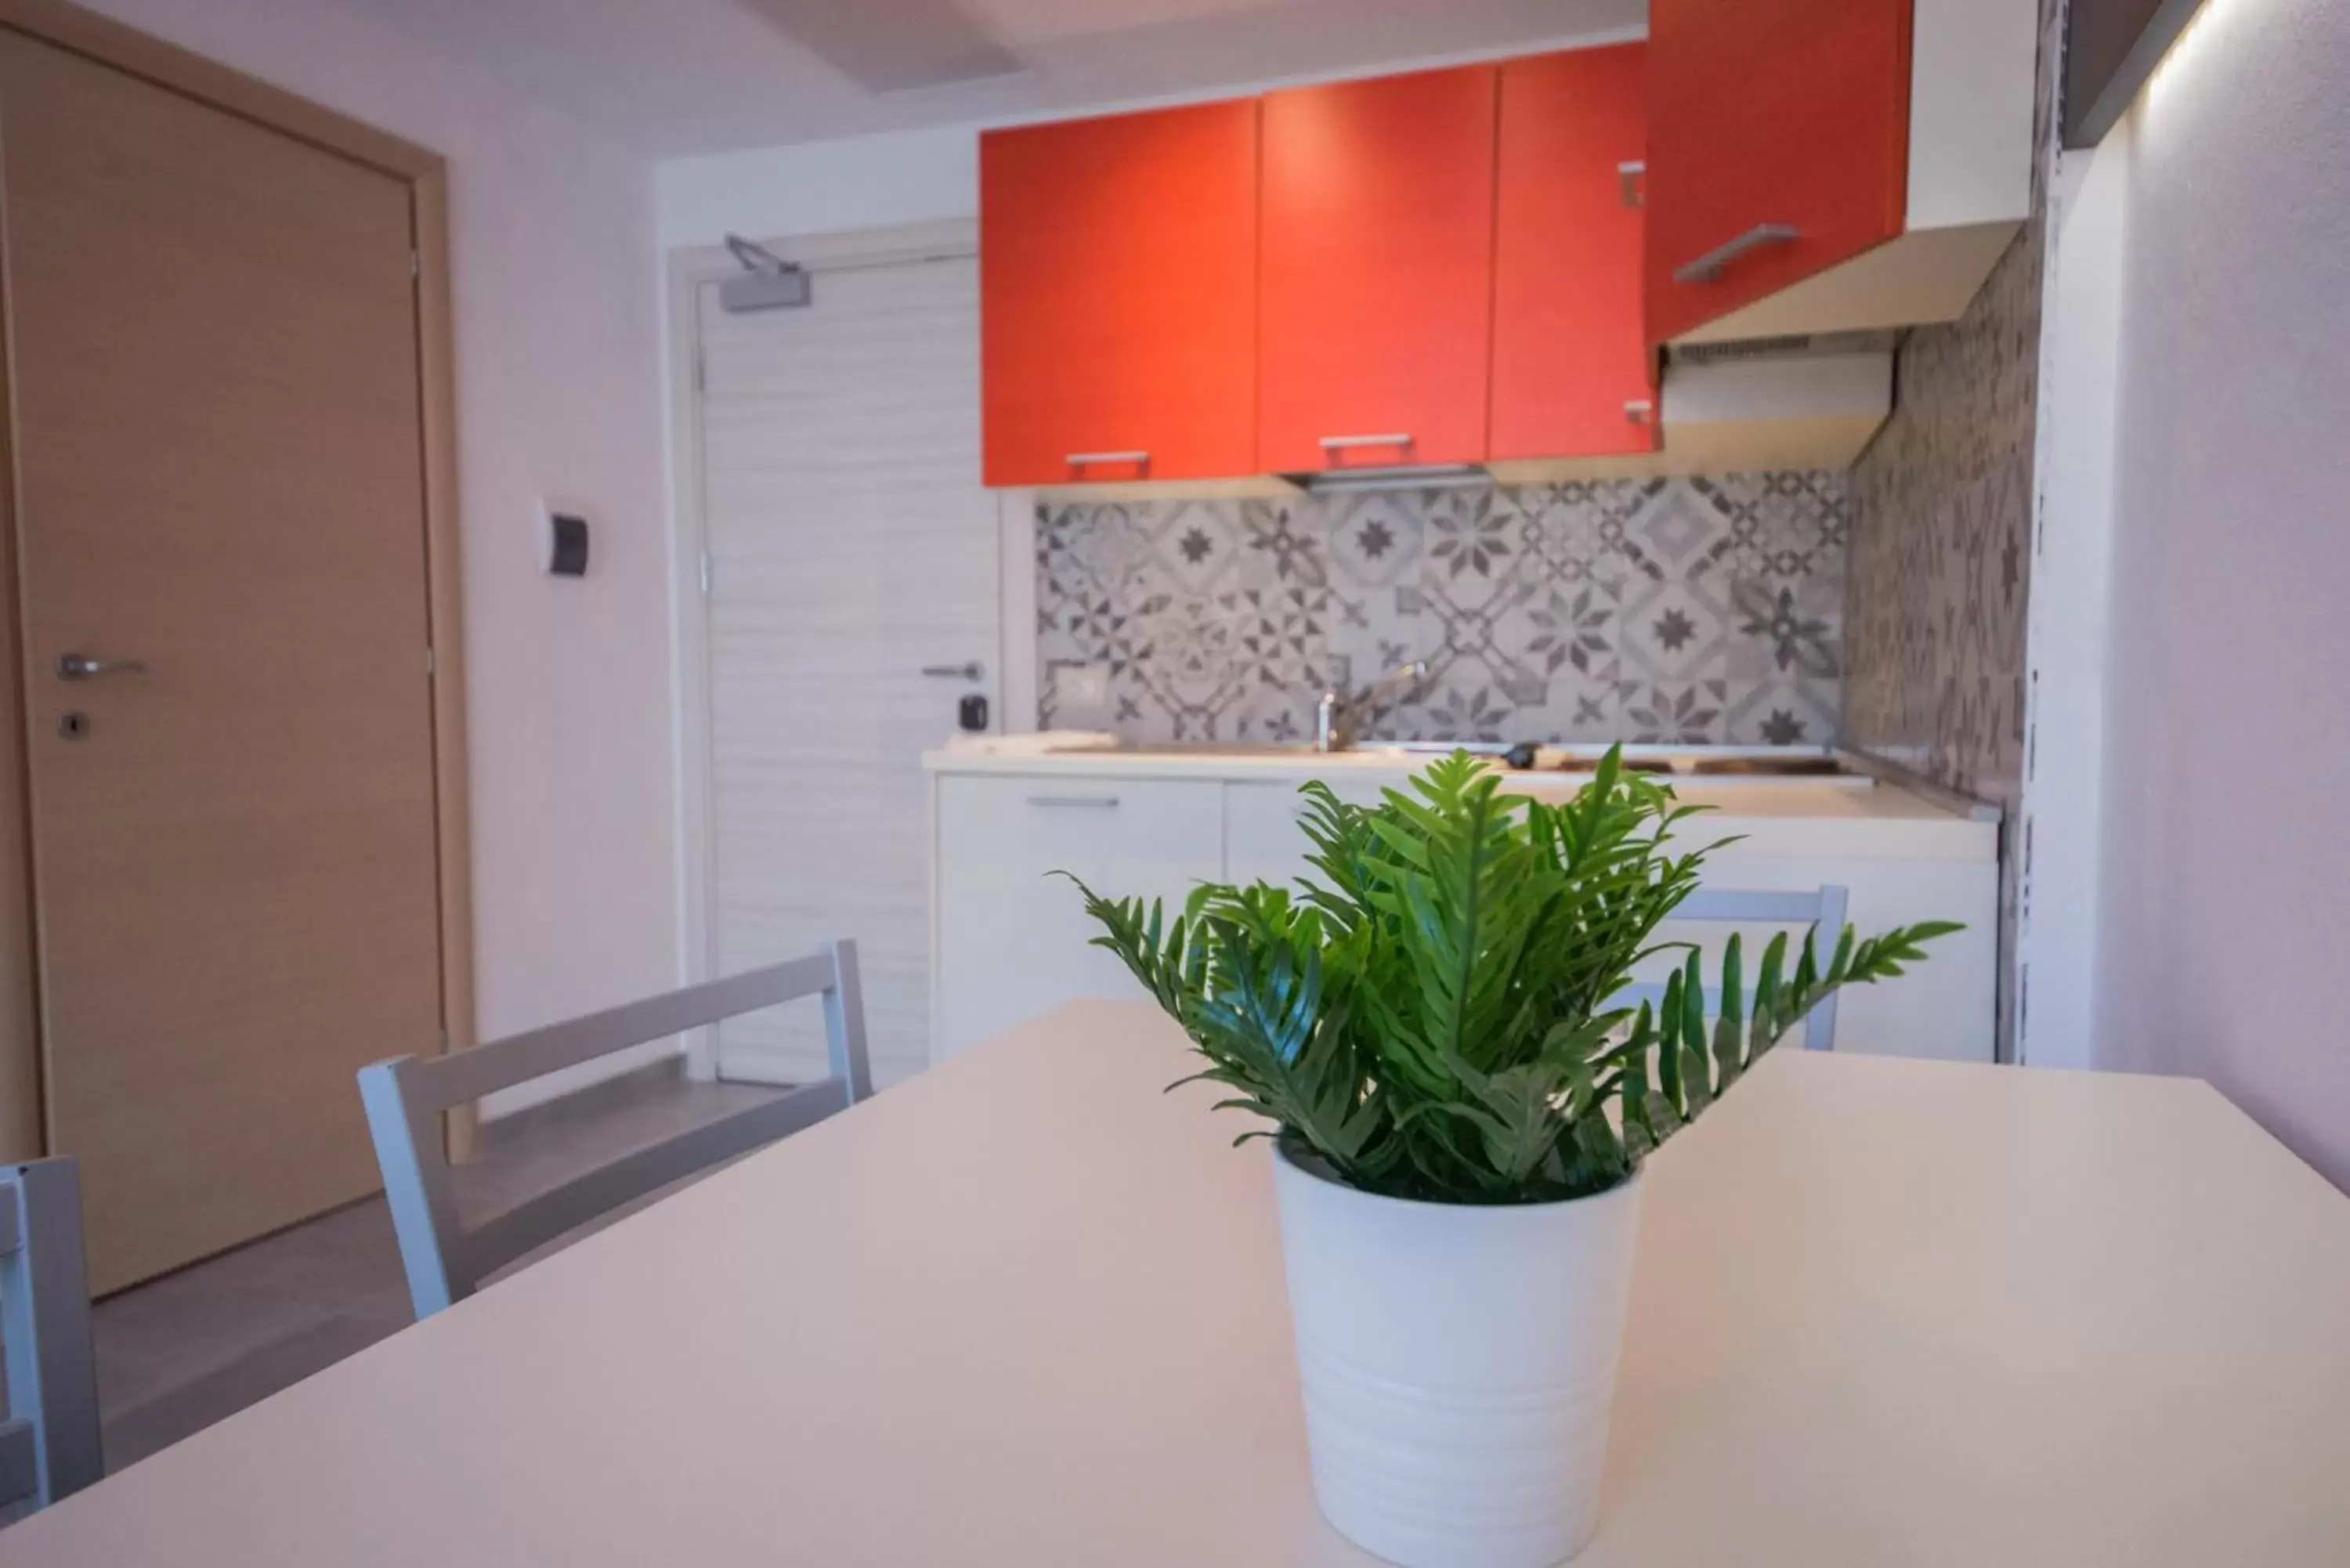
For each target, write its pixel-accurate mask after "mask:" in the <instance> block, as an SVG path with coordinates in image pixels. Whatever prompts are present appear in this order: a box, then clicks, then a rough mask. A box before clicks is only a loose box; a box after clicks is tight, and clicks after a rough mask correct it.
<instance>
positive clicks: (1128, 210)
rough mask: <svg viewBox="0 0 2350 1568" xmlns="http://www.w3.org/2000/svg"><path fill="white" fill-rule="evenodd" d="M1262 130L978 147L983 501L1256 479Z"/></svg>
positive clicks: (1248, 110)
mask: <svg viewBox="0 0 2350 1568" xmlns="http://www.w3.org/2000/svg"><path fill="white" fill-rule="evenodd" d="M1257 123H1258V107H1257V104H1256V102H1255V101H1254V100H1253V99H1244V100H1242V101H1240V102H1235V103H1215V104H1201V105H1198V106H1194V107H1190V108H1183V109H1161V110H1154V111H1151V112H1148V113H1142V114H1128V115H1118V116H1113V117H1111V118H1108V119H1088V120H1076V121H1069V122H1066V123H1062V124H1057V125H1036V126H1023V127H1019V128H1016V129H1014V130H995V131H990V132H988V133H986V134H985V135H984V136H983V137H982V138H981V139H980V311H981V329H982V337H981V340H982V348H981V358H982V360H983V367H982V369H983V385H984V388H985V392H984V410H985V452H986V457H985V469H986V482H987V483H989V484H994V485H1026V484H1069V483H1080V482H1089V481H1092V482H1098V481H1110V480H1131V479H1211V478H1226V477H1232V476H1235V475H1246V474H1254V473H1258V472H1262V471H1263V464H1261V463H1260V462H1258V461H1257V453H1256V396H1255V393H1256V338H1257Z"/></svg>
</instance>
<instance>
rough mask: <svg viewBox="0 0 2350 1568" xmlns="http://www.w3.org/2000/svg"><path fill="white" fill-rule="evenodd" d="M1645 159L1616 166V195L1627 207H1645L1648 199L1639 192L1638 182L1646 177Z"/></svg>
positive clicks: (1636, 159) (1646, 163) (1646, 164)
mask: <svg viewBox="0 0 2350 1568" xmlns="http://www.w3.org/2000/svg"><path fill="white" fill-rule="evenodd" d="M1647 176H1648V161H1646V160H1645V159H1639V158H1635V159H1631V160H1629V161H1626V162H1623V163H1618V164H1617V165H1616V193H1617V196H1619V197H1620V198H1622V200H1623V202H1624V204H1625V205H1626V206H1627V207H1645V206H1647V205H1648V197H1647V195H1646V194H1644V193H1643V192H1642V191H1641V190H1640V182H1641V181H1642V180H1643V179H1645V178H1646V177H1647Z"/></svg>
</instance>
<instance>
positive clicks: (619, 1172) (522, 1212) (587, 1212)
mask: <svg viewBox="0 0 2350 1568" xmlns="http://www.w3.org/2000/svg"><path fill="white" fill-rule="evenodd" d="M848 1105H849V1098H848V1088H847V1085H846V1084H844V1083H843V1082H842V1081H841V1080H839V1079H837V1078H827V1079H825V1080H824V1081H823V1082H822V1083H816V1084H809V1085H806V1086H804V1087H801V1088H797V1089H794V1090H793V1091H792V1092H791V1093H789V1094H787V1095H783V1096H778V1097H776V1098H775V1099H772V1100H767V1101H764V1102H762V1103H761V1104H759V1105H755V1106H747V1107H745V1108H744V1109H742V1110H739V1111H736V1112H734V1113H733V1114H732V1115H730V1116H723V1117H721V1118H719V1119H718V1120H716V1121H710V1122H704V1123H702V1125H701V1126H700V1127H690V1128H688V1129H687V1130H686V1131H684V1132H681V1133H678V1134H676V1135H674V1136H673V1137H667V1138H664V1139H662V1140H661V1141H660V1142H659V1143H657V1144H652V1145H650V1146H649V1147H644V1148H640V1149H637V1150H635V1151H633V1152H631V1153H629V1154H628V1155H626V1156H624V1157H623V1158H619V1159H616V1160H614V1161H612V1163H610V1164H609V1165H599V1166H598V1167H597V1168H595V1169H593V1170H591V1171H589V1172H587V1174H586V1175H584V1176H581V1177H577V1178H576V1179H572V1180H570V1181H567V1182H565V1183H564V1184H563V1185H562V1186H560V1187H556V1188H553V1189H549V1190H547V1191H546V1192H542V1193H539V1194H538V1195H537V1196H536V1197H534V1198H532V1199H529V1200H528V1201H526V1202H523V1203H518V1204H516V1205H515V1207H514V1208H512V1209H509V1210H506V1211H505V1212H504V1213H503V1214H500V1215H499V1216H498V1217H497V1218H495V1219H494V1220H484V1221H483V1222H482V1223H481V1224H480V1225H478V1226H476V1227H474V1228H473V1230H472V1231H469V1232H467V1233H466V1235H465V1237H464V1239H463V1247H462V1250H463V1255H464V1257H465V1259H466V1262H467V1263H468V1265H469V1267H468V1272H471V1273H473V1274H474V1275H475V1277H477V1278H478V1277H479V1276H480V1275H483V1274H486V1273H490V1272H494V1271H495V1270H498V1269H502V1268H504V1267H505V1266H506V1265H507V1264H508V1263H510V1262H514V1261H515V1259H517V1258H520V1257H524V1256H526V1255H527V1254H529V1253H532V1252H535V1251H538V1249H539V1248H541V1247H544V1246H546V1244H547V1243H548V1242H549V1241H554V1240H555V1239H556V1237H558V1236H561V1235H563V1234H565V1233H566V1232H567V1231H576V1230H577V1229H578V1228H579V1227H580V1226H582V1225H584V1224H586V1223H587V1221H588V1220H593V1219H595V1218H596V1217H597V1216H598V1215H599V1214H608V1213H610V1212H611V1211H612V1210H615V1209H618V1208H619V1206H620V1205H621V1204H623V1203H629V1202H633V1201H634V1200H636V1199H639V1198H642V1197H643V1196H644V1195H645V1194H646V1193H648V1192H658V1191H659V1190H660V1189H662V1188H664V1187H667V1186H668V1185H669V1184H670V1183H671V1182H672V1181H676V1180H679V1179H681V1178H684V1177H688V1176H691V1175H692V1174H693V1173H694V1172H695V1171H698V1170H707V1169H709V1168H711V1167H712V1166H714V1165H720V1164H723V1163H724V1162H725V1161H727V1160H730V1159H733V1158H734V1157H735V1156H737V1155H740V1154H747V1153H749V1152H750V1151H751V1150H753V1149H754V1148H759V1147H764V1145H767V1144H771V1143H774V1142H775V1140H776V1139H777V1138H781V1137H789V1136H790V1135H791V1134H793V1133H795V1132H798V1131H799V1130H801V1129H802V1128H803V1127H813V1126H815V1125H816V1123H817V1122H820V1121H822V1120H824V1119H825V1117H827V1116H832V1115H833V1114H835V1113H836V1112H838V1111H843V1110H846V1109H847V1108H848Z"/></svg>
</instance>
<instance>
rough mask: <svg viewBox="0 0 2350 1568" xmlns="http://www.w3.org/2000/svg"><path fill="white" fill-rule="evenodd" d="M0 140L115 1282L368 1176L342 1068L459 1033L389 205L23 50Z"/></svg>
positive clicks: (56, 841) (408, 275)
mask: <svg viewBox="0 0 2350 1568" xmlns="http://www.w3.org/2000/svg"><path fill="white" fill-rule="evenodd" d="M0 140H5V147H6V154H7V155H6V164H5V198H6V212H7V233H6V242H5V244H6V249H5V270H6V276H7V292H8V316H7V321H8V333H9V337H10V345H9V346H10V350H11V358H12V362H13V367H14V375H13V379H12V384H11V397H12V399H13V403H14V409H13V412H14V454H13V455H14V461H15V468H16V476H15V477H16V492H15V502H16V506H15V512H14V523H15V527H16V547H17V550H18V552H19V558H20V561H21V566H22V575H21V582H20V593H21V601H22V602H21V610H20V618H21V632H22V639H23V659H24V665H23V668H24V679H25V682H26V756H27V772H28V777H29V783H30V793H31V825H32V842H33V858H34V879H35V888H36V919H37V922H38V926H39V959H40V962H39V968H40V1004H41V1012H42V1026H43V1041H44V1052H45V1075H46V1084H47V1116H48V1136H49V1142H50V1147H51V1148H52V1150H53V1151H55V1152H57V1153H60V1154H67V1155H71V1156H74V1157H76V1158H78V1159H79V1160H80V1161H81V1167H82V1190H83V1197H84V1202H85V1206H86V1210H87V1219H88V1230H89V1265H90V1273H91V1284H92V1286H93V1287H94V1288H95V1289H97V1290H99V1291H104V1290H109V1289H112V1288H114V1287H116V1286H119V1285H122V1284H125V1283H128V1282H132V1281H135V1280H138V1279H140V1278H143V1277H146V1276H148V1275H151V1274H154V1273H157V1272H161V1271H163V1270H166V1269H169V1268H172V1267H174V1266H175V1265H178V1264H180V1263H183V1262H189V1261H190V1260H192V1259H194V1258H198V1257H202V1256H203V1255H204V1254H206V1253H209V1252H213V1251H218V1250H220V1249H222V1248H224V1247H227V1246H230V1245H233V1244H234V1243H236V1242H239V1241H244V1240H247V1239H248V1238H251V1237H253V1236H255V1235H258V1234H260V1233H262V1232H265V1231H270V1230H273V1229H275V1228H276V1227H279V1226H282V1225H286V1224H288V1223H290V1222H292V1221H294V1220H300V1219H303V1218H305V1217H307V1216H309V1215H312V1214H316V1213H317V1212H319V1211H321V1210H326V1209H328V1208H331V1207H333V1206H335V1205H337V1204H339V1203H343V1202H346V1201H348V1200H349V1199H355V1198H358V1197H359V1196H361V1195H363V1194H365V1193H366V1192H368V1191H369V1189H372V1188H373V1187H374V1186H375V1185H376V1175H375V1166H374V1160H373V1157H372V1155H371V1153H370V1150H369V1144H368V1139H367V1135H366V1131H365V1128H364V1126H363V1124H362V1122H361V1119H360V1115H359V1096H358V1092H357V1090H356V1088H355V1087H354V1083H353V1075H354V1073H355V1072H356V1071H357V1070H358V1069H359V1067H360V1066H361V1065H363V1064H366V1063H368V1062H369V1061H372V1060H374V1059H376V1058H378V1057H381V1056H389V1055H395V1054H400V1053H403V1052H431V1051H433V1050H435V1049H437V1048H438V1045H439V1042H440V1039H441V1030H442V1018H441V1000H440V997H441V986H440V958H439V952H438V919H439V917H438V905H437V892H438V889H437V884H436V871H435V862H434V855H435V819H434V805H433V774H432V768H433V754H432V743H433V742H432V696H431V688H430V677H429V675H428V672H427V669H428V666H427V651H426V649H427V620H426V563H425V558H424V538H425V535H424V518H423V500H422V495H423V491H422V484H423V479H422V462H423V460H422V446H421V433H420V423H419V421H420V418H421V410H420V395H419V375H418V352H419V350H418V320H417V305H416V292H415V280H414V276H413V266H414V262H413V254H414V253H413V250H412V245H413V237H412V233H411V195H410V191H409V188H408V187H407V186H406V185H405V184H404V183H402V182H400V181H397V180H394V179H392V178H390V177H389V176H387V175H385V174H382V173H380V172H377V171H371V170H369V169H366V168H362V167H360V166H359V165H358V164H356V163H353V162H350V161H347V160H345V159H343V158H340V157H338V156H336V155H334V154H332V153H329V152H326V151H321V150H319V149H317V147H314V146H312V145H309V144H307V143H306V142H303V141H299V140H295V139H293V138H291V137H289V136H286V135H282V134H279V133H277V132H276V131H273V130H266V129H265V128H263V127H262V126H260V125H258V124H256V123H255V122H253V121H251V120H248V119H243V118H240V117H238V116H235V115H232V114H229V113H226V112H223V111H221V110H218V109H213V108H209V107H207V106H205V105H203V104H201V103H199V102H197V101H195V100H194V99H189V98H186V97H183V96H181V95H180V94H178V93H175V92H172V91H169V90H166V89H164V88H158V87H155V86H152V85H150V84H148V83H146V82H144V81H141V80H140V79H138V78H132V77H130V76H128V75H125V74H122V73H120V72H117V71H115V70H112V69H109V68H108V67H103V66H100V65H97V64H95V63H92V62H90V61H88V60H86V59H83V58H81V57H77V56H73V55H68V54H67V53H64V52H63V51H61V50H57V49H54V48H51V47H47V46H46V45H42V44H38V43H35V42H33V41H31V40H29V39H27V38H26V37H23V36H18V35H14V34H10V35H5V36H0ZM69 656H70V657H74V658H78V659H90V660H96V661H100V662H101V663H102V664H103V665H104V667H105V668H104V669H103V670H102V671H101V672H98V673H94V674H91V675H89V676H88V678H85V679H79V680H68V679H62V678H61V677H60V662H59V661H60V660H61V659H67V658H68V657H69Z"/></svg>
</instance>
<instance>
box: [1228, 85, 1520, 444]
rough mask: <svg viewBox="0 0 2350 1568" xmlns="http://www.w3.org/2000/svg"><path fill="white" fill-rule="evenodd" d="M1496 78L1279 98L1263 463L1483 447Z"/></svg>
mask: <svg viewBox="0 0 2350 1568" xmlns="http://www.w3.org/2000/svg"><path fill="white" fill-rule="evenodd" d="M1499 75H1500V73H1499V72H1498V71H1497V70H1496V69H1495V68H1494V67H1491V66H1480V67H1469V68H1465V69H1459V70H1442V71H1428V72H1422V73H1419V74H1417V75H1413V76H1405V77H1388V78H1383V79H1380V80H1377V81H1359V82H1341V83H1337V84H1336V85H1333V86H1329V87H1316V88H1297V89H1294V90H1290V91H1284V92H1276V93H1271V94H1268V95H1266V97H1265V99H1264V100H1263V102H1264V195H1263V201H1264V217H1263V225H1264V228H1263V258H1264V259H1263V272H1262V278H1263V291H1262V295H1261V300H1262V308H1263V330H1262V333H1261V348H1260V352H1259V356H1258V361H1257V363H1258V372H1259V379H1258V384H1257V395H1258V400H1259V415H1258V425H1257V431H1258V434H1257V456H1258V459H1259V461H1260V462H1262V463H1263V466H1264V467H1265V468H1266V469H1268V470H1270V471H1272V472H1278V473H1292V472H1319V471H1322V470H1326V469H1336V468H1366V467H1386V466H1389V465H1392V464H1396V463H1406V462H1411V463H1434V462H1482V461H1483V459H1484V457H1485V427H1486V401H1487V379H1488V371H1489V369H1490V366H1491V363H1492V359H1491V352H1490V350H1491V347H1492V345H1491V337H1492V296H1493V275H1492V265H1493V158H1494V140H1493V139H1494V108H1495V103H1496V101H1497V99H1498V93H1497V90H1496V88H1497V83H1498V81H1499Z"/></svg>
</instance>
